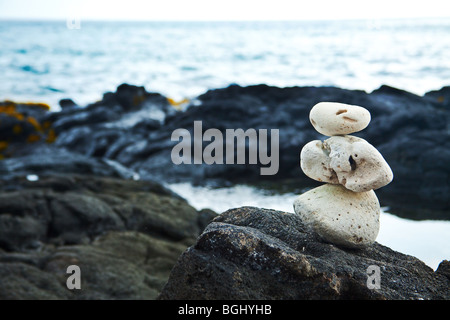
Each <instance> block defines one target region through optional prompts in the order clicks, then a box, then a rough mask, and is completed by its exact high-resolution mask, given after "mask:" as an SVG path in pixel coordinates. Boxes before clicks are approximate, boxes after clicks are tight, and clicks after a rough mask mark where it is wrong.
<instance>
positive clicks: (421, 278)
mask: <svg viewBox="0 0 450 320" xmlns="http://www.w3.org/2000/svg"><path fill="white" fill-rule="evenodd" d="M371 266H372V267H371ZM373 266H375V267H376V268H379V271H380V282H379V283H378V284H379V288H374V286H375V284H374V283H372V282H370V283H371V285H369V286H368V285H367V283H368V279H369V275H372V271H370V270H372V269H369V267H371V268H373ZM368 271H370V272H368ZM371 279H372V278H371ZM370 281H372V280H370ZM449 285H450V282H449V278H448V261H443V262H442V263H441V264H440V266H439V268H438V270H437V271H436V272H434V271H433V270H432V269H431V268H429V267H428V266H426V265H425V264H424V263H423V262H422V261H420V260H418V259H417V258H414V257H412V256H408V255H405V254H402V253H399V252H396V251H393V250H391V249H389V248H387V247H385V246H382V245H380V244H378V243H374V244H373V245H371V246H369V247H367V248H365V249H361V250H354V249H353V250H352V249H343V248H340V247H338V246H335V245H332V244H329V243H326V242H324V241H322V240H320V239H319V237H318V236H317V234H315V233H314V232H311V230H310V229H308V228H307V227H306V226H305V225H304V223H303V222H302V220H301V219H300V218H299V216H297V215H295V214H292V213H285V212H280V211H274V210H267V209H261V208H254V207H243V208H237V209H231V210H228V211H226V212H224V213H222V214H221V215H219V216H218V217H217V218H215V219H214V220H213V222H211V223H210V224H209V225H208V227H207V228H206V229H205V230H204V232H203V233H202V234H201V235H200V237H199V238H198V239H197V242H196V244H195V245H194V246H192V247H190V248H189V249H188V250H186V251H185V252H184V253H183V254H182V255H181V256H180V258H179V259H178V261H177V263H176V265H175V267H174V268H173V270H172V272H171V275H170V278H169V281H168V283H167V284H166V285H165V287H164V289H163V290H162V292H161V294H160V295H159V297H158V298H159V299H225V300H226V299H449V298H450V289H449V288H450V287H449Z"/></svg>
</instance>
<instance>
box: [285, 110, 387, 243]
mask: <svg viewBox="0 0 450 320" xmlns="http://www.w3.org/2000/svg"><path fill="white" fill-rule="evenodd" d="M309 119H310V121H311V124H312V125H313V127H314V128H315V129H316V130H317V131H318V132H319V133H321V134H323V135H325V136H329V137H330V138H328V139H326V140H325V141H323V142H322V141H320V140H314V141H311V142H309V143H307V144H306V145H305V146H304V147H303V149H302V151H301V153H300V166H301V168H302V170H303V172H304V173H305V174H306V175H307V176H308V177H310V178H312V179H314V180H317V181H321V182H326V184H325V185H322V186H320V187H317V188H314V189H312V190H309V191H307V192H305V193H303V194H301V195H300V196H298V197H297V198H296V200H295V201H294V211H295V213H296V214H298V215H300V216H301V218H302V219H303V221H304V222H305V223H306V224H307V225H309V226H311V227H312V228H313V230H314V231H315V232H316V233H317V234H318V235H320V236H321V237H322V238H323V239H324V240H325V241H327V242H330V243H333V244H335V245H338V246H343V247H349V248H362V247H365V246H368V245H370V244H372V243H373V242H374V241H375V239H376V237H377V235H378V231H379V227H380V211H381V208H380V203H379V201H378V198H377V196H376V195H375V192H374V191H373V190H375V189H378V188H381V187H383V186H385V185H387V184H388V183H390V182H391V181H392V179H393V173H392V170H391V168H390V167H389V165H388V164H387V162H386V161H385V159H384V158H383V156H382V155H381V154H380V152H379V151H378V150H377V149H376V148H375V147H373V146H372V145H371V144H370V143H368V142H367V141H366V140H364V139H361V138H358V137H355V136H352V135H350V134H352V133H355V132H358V131H361V130H363V129H364V128H366V127H367V126H368V125H369V122H370V120H371V117H370V113H369V111H368V110H367V109H365V108H363V107H359V106H354V105H348V104H342V103H336V102H321V103H318V104H316V105H315V106H314V107H313V108H312V109H311V112H310V114H309Z"/></svg>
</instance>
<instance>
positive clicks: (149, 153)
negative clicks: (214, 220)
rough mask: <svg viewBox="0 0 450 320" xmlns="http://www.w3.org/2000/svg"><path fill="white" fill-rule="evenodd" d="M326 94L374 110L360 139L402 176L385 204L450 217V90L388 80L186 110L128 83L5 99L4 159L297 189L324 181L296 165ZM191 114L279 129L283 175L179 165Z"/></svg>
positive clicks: (226, 100)
mask: <svg viewBox="0 0 450 320" xmlns="http://www.w3.org/2000/svg"><path fill="white" fill-rule="evenodd" d="M320 101H335V102H341V103H348V104H355V105H360V106H363V107H365V108H366V109H368V110H369V111H370V113H371V115H372V121H371V125H370V126H369V127H368V128H366V129H365V130H363V131H361V132H359V133H358V137H360V138H363V139H365V140H367V141H371V143H372V144H373V146H374V147H376V148H377V149H378V150H379V151H380V152H381V154H383V156H384V157H385V159H386V161H387V162H388V163H389V164H390V165H391V168H392V171H393V172H394V173H395V177H394V180H393V181H392V183H391V184H389V185H388V186H387V187H386V188H383V189H381V190H379V192H377V195H378V197H379V198H380V202H381V205H382V206H387V207H389V208H390V212H392V213H394V214H397V215H400V216H402V217H405V218H409V219H445V220H448V219H450V216H449V212H450V198H449V197H448V194H449V193H450V183H449V179H450V169H449V167H448V161H449V159H450V145H449V144H450V139H449V138H450V131H449V123H450V111H449V110H450V87H444V88H442V89H440V90H438V91H433V92H429V93H427V94H425V95H424V96H423V97H420V96H417V95H414V94H412V93H409V92H405V91H402V90H399V89H395V88H392V87H388V86H382V87H380V88H379V89H378V90H375V91H373V92H371V93H366V92H364V91H357V90H345V89H340V88H335V87H292V88H277V87H269V86H266V85H258V86H250V87H240V86H237V85H232V86H230V87H228V88H224V89H217V90H211V91H208V92H206V93H205V94H203V95H201V96H199V97H198V98H197V99H195V100H194V101H191V102H190V103H189V104H188V105H187V106H186V107H185V108H186V110H185V111H180V110H179V106H176V105H175V104H176V103H175V102H174V101H173V100H171V99H168V98H166V97H164V96H162V95H160V94H157V93H149V92H147V91H146V90H145V89H144V88H143V87H136V86H131V85H127V84H123V85H121V86H119V87H118V88H117V91H116V92H109V93H106V94H105V95H104V97H103V99H102V100H101V101H98V102H96V103H93V104H91V105H88V106H86V107H83V108H82V107H78V106H76V105H75V104H74V103H73V102H72V101H70V100H64V101H61V106H62V110H61V111H60V112H49V111H48V110H46V109H45V108H42V107H34V108H32V107H30V106H26V105H20V104H13V103H9V104H8V103H6V102H4V103H0V124H1V126H0V132H1V136H2V138H1V139H2V140H1V141H0V157H1V158H5V159H8V158H13V159H15V162H17V161H18V160H17V159H19V158H20V159H23V161H25V162H27V161H32V160H31V159H29V158H26V157H27V156H30V155H33V156H32V158H33V159H36V161H35V162H36V163H35V164H33V166H38V167H39V162H41V163H45V162H46V161H50V162H51V161H52V160H51V158H52V156H53V154H55V153H56V154H58V155H59V154H66V155H67V154H70V156H72V155H73V156H74V157H75V158H77V159H81V157H88V158H89V160H86V161H91V160H92V159H95V160H92V161H111V160H112V161H113V162H114V163H115V164H117V165H115V166H116V167H117V168H119V167H120V166H122V167H125V168H127V169H128V170H130V171H133V172H134V173H137V174H138V175H139V176H140V178H141V179H144V180H147V179H150V180H162V181H166V182H192V183H195V184H202V185H230V184H234V183H246V184H251V185H256V186H261V185H264V186H269V187H270V188H273V189H283V190H284V191H290V192H296V193H299V192H302V191H305V189H306V188H311V187H315V186H317V185H318V184H315V183H314V182H312V181H310V179H308V177H307V176H306V175H305V174H304V173H303V172H302V171H301V170H300V168H299V165H298V164H299V150H300V149H301V147H302V146H304V145H305V144H306V143H307V142H308V141H311V140H316V139H320V138H322V136H321V135H320V134H319V133H318V132H316V131H315V130H314V129H313V128H312V127H311V125H310V123H309V119H308V113H309V110H310V109H311V106H313V105H315V104H316V103H318V102H320ZM8 108H9V109H8ZM1 111H3V112H1ZM5 111H7V112H5ZM194 121H202V127H203V131H206V130H207V129H209V128H216V129H218V130H221V131H223V132H224V131H225V130H226V129H229V128H231V129H237V128H242V129H243V130H246V129H249V128H254V129H279V171H278V173H277V174H276V175H273V176H260V166H256V165H248V164H246V165H240V164H234V165H207V164H204V163H203V164H196V165H183V164H182V165H175V164H173V162H172V160H171V151H172V149H173V147H174V146H175V145H176V144H177V142H176V141H171V135H172V133H173V131H174V130H176V129H179V128H185V129H186V130H188V131H190V132H191V134H192V133H193V125H194ZM42 145H45V151H43V150H44V149H43V148H42ZM204 145H206V143H205V142H204ZM247 148H248V146H247ZM36 150H37V151H36ZM36 153H38V154H39V157H36V156H35V155H36ZM22 157H24V158H22ZM38 159H39V160H38ZM68 165H70V162H69V164H68ZM19 166H20V165H19ZM41 167H44V166H41ZM41 167H40V168H39V170H41V169H43V168H41ZM33 168H34V167H33ZM14 170H18V169H15V167H14V168H11V167H8V166H5V165H0V172H2V173H3V175H4V176H10V175H11V174H13V172H12V171H14ZM50 170H52V169H50ZM118 170H119V171H123V170H122V169H118Z"/></svg>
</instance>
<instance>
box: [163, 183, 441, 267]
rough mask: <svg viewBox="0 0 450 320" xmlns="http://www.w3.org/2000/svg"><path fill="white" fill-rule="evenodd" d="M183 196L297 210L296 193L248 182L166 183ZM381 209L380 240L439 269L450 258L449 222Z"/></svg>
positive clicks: (205, 204)
mask: <svg viewBox="0 0 450 320" xmlns="http://www.w3.org/2000/svg"><path fill="white" fill-rule="evenodd" d="M167 187H168V188H169V189H171V190H172V191H174V192H176V193H178V194H180V195H182V196H183V197H184V198H185V199H186V200H187V201H188V202H189V203H190V204H191V205H192V206H193V207H194V208H196V209H197V210H201V209H204V208H209V209H212V210H214V211H216V212H217V213H222V212H224V211H226V210H228V209H231V208H238V207H242V206H254V207H260V208H267V209H275V210H280V211H284V212H291V213H293V212H294V208H293V202H294V200H295V198H296V197H297V196H298V195H296V194H293V193H286V194H270V193H267V192H265V191H263V190H258V189H256V188H253V187H249V186H245V185H237V186H234V187H230V188H220V189H210V188H206V187H197V186H195V187H194V186H192V185H190V184H189V183H176V184H170V185H167ZM388 211H389V208H382V211H381V216H380V230H379V233H378V237H377V240H376V241H377V242H378V243H380V244H382V245H384V246H387V247H389V248H391V249H393V250H396V251H399V252H402V253H404V254H407V255H412V256H414V257H416V258H418V259H420V260H422V261H423V262H424V263H425V264H427V265H428V266H429V267H431V268H432V269H433V270H436V269H437V267H438V266H439V263H440V262H441V261H442V260H449V258H450V246H449V245H448V244H449V243H450V221H437V220H423V221H413V220H408V219H402V218H399V217H397V216H395V215H392V214H390V213H389V212H388Z"/></svg>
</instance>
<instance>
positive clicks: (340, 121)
mask: <svg viewBox="0 0 450 320" xmlns="http://www.w3.org/2000/svg"><path fill="white" fill-rule="evenodd" d="M309 120H310V121H311V124H312V125H313V127H314V129H316V130H317V131H318V132H320V133H321V134H323V135H326V136H330V137H331V136H336V135H345V134H350V133H354V132H358V131H361V130H363V129H364V128H365V127H367V126H368V125H369V122H370V112H369V111H368V110H367V109H365V108H363V107H359V106H354V105H350V104H344V103H337V102H320V103H318V104H316V105H315V106H314V107H313V108H312V109H311V111H310V113H309Z"/></svg>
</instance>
